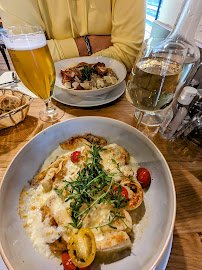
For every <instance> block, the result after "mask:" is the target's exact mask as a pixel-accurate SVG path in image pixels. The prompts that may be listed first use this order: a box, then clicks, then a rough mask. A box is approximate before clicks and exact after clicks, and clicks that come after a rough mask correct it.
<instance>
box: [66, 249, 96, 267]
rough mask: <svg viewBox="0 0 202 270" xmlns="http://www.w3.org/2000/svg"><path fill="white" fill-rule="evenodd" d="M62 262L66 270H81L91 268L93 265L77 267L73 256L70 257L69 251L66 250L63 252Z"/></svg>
mask: <svg viewBox="0 0 202 270" xmlns="http://www.w3.org/2000/svg"><path fill="white" fill-rule="evenodd" d="M62 264H63V267H64V270H77V269H80V270H91V265H90V266H88V267H84V268H78V267H76V266H75V265H74V264H73V262H72V260H71V258H70V257H69V254H68V252H67V251H66V252H64V253H63V254H62Z"/></svg>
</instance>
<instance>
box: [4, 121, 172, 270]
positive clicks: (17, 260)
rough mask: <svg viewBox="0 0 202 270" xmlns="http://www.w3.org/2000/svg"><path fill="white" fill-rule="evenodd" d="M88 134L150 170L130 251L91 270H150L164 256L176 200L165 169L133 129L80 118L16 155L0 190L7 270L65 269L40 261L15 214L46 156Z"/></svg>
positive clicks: (44, 133) (56, 127) (40, 136)
mask: <svg viewBox="0 0 202 270" xmlns="http://www.w3.org/2000/svg"><path fill="white" fill-rule="evenodd" d="M89 132H90V133H92V134H94V135H97V136H103V137H104V138H106V139H107V141H108V142H109V143H110V142H114V143H118V144H119V145H121V146H122V147H124V148H125V149H126V150H127V151H128V152H129V153H130V154H131V155H133V156H134V157H135V158H136V160H137V161H138V162H139V164H140V166H141V167H146V168H147V169H149V171H150V173H151V176H152V182H151V185H150V187H149V189H148V191H147V192H146V194H144V204H143V205H142V206H140V207H141V208H140V213H142V216H141V218H142V219H141V221H140V223H139V224H138V225H137V226H136V234H135V240H134V244H133V250H132V252H131V253H130V255H129V254H128V256H126V257H124V258H122V259H121V260H118V261H114V262H113V263H111V264H108V265H106V264H104V265H103V264H102V265H101V266H100V265H98V264H97V263H95V264H94V266H93V268H92V270H94V269H96V270H98V269H99V270H100V269H104V270H105V269H110V270H123V269H127V270H140V269H141V270H151V269H153V268H154V267H155V266H156V265H157V264H158V262H159V260H160V258H161V257H162V255H163V253H164V251H165V249H166V247H167V245H168V243H169V240H170V238H171V235H172V231H173V227H174V221H175V212H176V198H175V188H174V184H173V179H172V175H171V173H170V170H169V167H168V165H167V163H166V161H165V159H164V157H163V155H162V154H161V153H160V151H159V150H158V149H157V147H156V146H155V145H154V144H153V143H152V142H151V141H150V140H149V139H148V138H147V137H145V136H144V135H143V134H142V133H141V132H139V131H138V130H136V129H135V128H133V127H131V126H129V125H127V124H125V123H123V122H120V121H117V120H113V119H110V118H104V117H80V118H75V119H71V120H68V121H64V122H61V123H58V124H55V125H53V126H51V127H49V128H47V129H46V130H43V131H42V132H41V133H39V134H38V135H36V136H35V137H34V138H33V139H32V140H31V141H30V142H28V143H27V144H26V145H25V146H24V147H23V149H22V150H21V151H20V152H19V153H18V154H17V155H16V157H15V158H14V160H13V161H12V163H11V164H10V166H9V168H8V169H7V172H6V174H5V177H4V180H3V182H2V184H1V188H0V251H1V254H2V257H3V259H4V261H5V263H6V265H7V267H8V269H9V270H27V269H29V270H44V269H49V270H63V267H62V266H61V265H59V263H58V262H56V261H55V260H48V259H44V258H43V257H41V256H40V255H39V254H38V253H37V252H36V251H35V249H34V247H33V246H32V244H31V242H30V239H29V238H28V236H27V235H26V233H25V229H24V228H23V226H22V222H21V220H20V217H19V215H18V209H17V208H18V200H19V195H20V193H21V190H22V188H23V187H24V186H25V184H27V181H28V180H30V179H32V178H33V177H34V176H35V175H36V173H37V171H38V169H39V168H40V165H41V164H42V163H43V161H44V160H45V159H46V157H47V156H48V155H49V154H50V153H51V152H52V151H53V150H54V149H56V148H57V147H58V145H59V143H60V142H64V141H65V140H67V139H68V138H70V137H71V136H76V135H78V134H84V133H89Z"/></svg>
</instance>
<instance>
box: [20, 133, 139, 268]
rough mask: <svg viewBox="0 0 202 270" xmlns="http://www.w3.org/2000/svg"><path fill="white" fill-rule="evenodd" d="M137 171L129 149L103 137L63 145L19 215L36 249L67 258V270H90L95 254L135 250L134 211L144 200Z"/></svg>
mask: <svg viewBox="0 0 202 270" xmlns="http://www.w3.org/2000/svg"><path fill="white" fill-rule="evenodd" d="M141 169H143V168H141ZM137 171H138V164H137V162H136V161H135V159H134V158H133V157H131V156H129V154H128V153H127V151H126V150H125V149H124V148H122V147H121V146H119V145H117V144H115V143H112V144H108V143H107V141H106V140H105V139H103V138H99V137H95V136H93V135H92V134H87V135H82V136H77V137H72V138H70V139H69V140H67V141H66V142H64V143H61V144H60V146H59V147H58V148H57V149H56V150H55V151H54V152H53V153H52V154H51V155H50V156H49V157H48V158H47V160H46V161H45V162H44V164H43V165H42V168H41V170H40V172H39V174H38V175H36V176H35V177H34V178H33V179H32V180H31V181H30V182H29V185H27V186H26V187H24V189H23V190H22V192H21V195H20V200H19V215H20V217H21V219H22V222H23V225H24V227H25V229H26V233H27V235H28V236H29V237H30V240H31V242H32V244H33V246H34V247H35V248H36V250H37V251H38V252H39V253H40V254H41V255H42V256H44V257H46V258H53V257H55V256H56V257H59V258H61V257H62V262H63V265H64V268H65V269H70V268H68V267H67V266H68V263H70V262H71V263H72V264H74V265H75V266H76V267H77V268H76V269H79V268H82V269H83V268H84V269H89V268H85V267H88V266H89V265H90V264H91V263H92V262H93V260H94V258H95V256H96V252H99V251H101V252H104V251H109V250H110V251H113V250H116V251H117V250H123V249H126V248H130V247H131V245H132V242H131V239H130V232H131V231H132V230H133V224H132V218H131V215H130V212H131V211H133V210H135V209H136V208H137V207H139V206H140V205H141V203H142V201H143V190H142V186H141V184H140V182H139V181H138V180H137V177H136V175H137ZM71 269H72V268H71Z"/></svg>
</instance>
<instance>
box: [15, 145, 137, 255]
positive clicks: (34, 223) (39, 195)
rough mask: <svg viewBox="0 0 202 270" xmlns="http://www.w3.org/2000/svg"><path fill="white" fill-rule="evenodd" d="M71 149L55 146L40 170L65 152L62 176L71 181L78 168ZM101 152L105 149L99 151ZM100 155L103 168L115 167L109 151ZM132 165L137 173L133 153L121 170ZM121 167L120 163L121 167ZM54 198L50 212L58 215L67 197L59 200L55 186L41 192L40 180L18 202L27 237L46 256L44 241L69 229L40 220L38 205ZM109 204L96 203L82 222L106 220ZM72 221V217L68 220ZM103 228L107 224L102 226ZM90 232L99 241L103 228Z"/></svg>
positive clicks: (93, 224)
mask: <svg viewBox="0 0 202 270" xmlns="http://www.w3.org/2000/svg"><path fill="white" fill-rule="evenodd" d="M108 147H110V148H111V149H116V147H117V145H116V144H111V145H108ZM84 148H85V146H84V147H81V148H79V149H77V150H78V151H81V152H82V151H83V150H84ZM71 153H72V152H70V151H67V150H63V149H62V148H61V147H58V148H57V149H56V150H55V151H54V152H53V153H52V154H51V155H50V156H49V157H48V158H47V159H46V161H45V162H44V164H43V165H42V167H41V170H40V172H42V171H43V170H44V169H46V168H47V167H48V166H50V165H51V164H52V163H53V162H54V161H55V160H56V158H57V157H59V156H63V155H65V156H68V157H69V158H68V161H67V163H66V165H65V166H66V168H67V174H66V176H65V177H64V180H67V181H71V179H72V178H74V179H76V177H77V172H78V170H79V169H80V165H78V164H77V163H72V162H71V158H70V156H71ZM102 153H104V152H102ZM102 158H103V165H104V168H105V169H106V170H107V169H109V170H112V171H113V172H114V171H117V169H116V164H114V163H113V162H112V161H111V158H114V156H112V154H111V153H110V152H108V153H107V154H105V153H104V154H103V155H102ZM130 166H131V167H132V168H133V171H134V172H135V174H136V171H137V168H138V165H137V162H136V161H135V159H134V158H133V157H131V158H130V162H129V165H124V166H123V173H124V171H126V172H127V170H128V168H129V167H130ZM120 168H121V167H120ZM64 185H65V184H64V183H63V182H62V181H61V183H60V186H59V187H58V188H62V187H63V186H64ZM51 196H52V197H53V198H54V201H53V203H51V207H50V208H51V211H52V213H53V216H55V215H57V213H60V211H66V209H67V208H69V204H70V201H69V202H67V203H62V200H61V199H60V198H59V197H58V196H57V195H56V193H55V191H54V190H51V191H49V192H44V190H43V187H42V185H41V184H39V185H38V187H37V188H36V187H32V186H31V187H28V188H27V189H26V191H25V194H24V193H23V194H22V196H21V201H22V199H23V201H24V202H23V203H20V205H19V212H20V216H21V218H22V220H23V224H24V227H26V232H27V234H28V236H29V237H30V240H31V242H32V244H33V246H34V247H35V248H36V249H37V250H38V251H39V253H40V254H41V255H42V256H44V257H46V258H52V257H53V255H52V253H51V251H50V248H49V245H48V244H47V243H52V242H54V241H55V240H57V239H58V238H59V237H60V236H62V235H63V234H64V233H65V232H69V230H68V229H67V228H65V227H64V226H62V225H58V227H55V226H50V225H49V221H50V220H49V218H47V217H46V219H45V221H44V222H42V214H41V210H40V209H41V207H43V206H44V205H46V203H47V199H49V198H50V197H51ZM110 208H111V207H110V206H109V205H105V206H103V205H97V207H96V208H93V209H92V210H91V211H90V215H89V216H88V217H87V218H86V219H85V222H84V223H83V226H84V227H95V226H99V225H100V224H105V223H107V222H108V220H109V215H110V210H111V209H110ZM68 222H71V218H70V219H69V220H68V221H67V224H68ZM105 232H106V228H105ZM93 233H94V235H95V238H96V240H97V241H101V240H103V239H104V234H103V230H102V229H101V228H99V229H93Z"/></svg>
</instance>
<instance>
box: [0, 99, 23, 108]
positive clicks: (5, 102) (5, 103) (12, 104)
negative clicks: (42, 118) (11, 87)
mask: <svg viewBox="0 0 202 270" xmlns="http://www.w3.org/2000/svg"><path fill="white" fill-rule="evenodd" d="M20 104H21V100H20V98H19V97H16V96H13V95H2V96H0V109H1V110H2V111H6V112H8V111H11V110H13V109H16V108H17V107H19V106H20Z"/></svg>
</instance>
